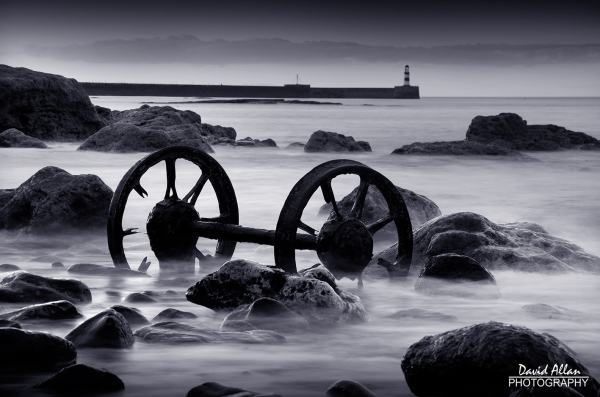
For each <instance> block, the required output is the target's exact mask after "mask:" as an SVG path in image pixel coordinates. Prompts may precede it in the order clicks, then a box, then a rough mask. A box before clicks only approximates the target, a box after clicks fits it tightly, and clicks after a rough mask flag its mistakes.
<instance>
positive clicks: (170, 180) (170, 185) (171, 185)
mask: <svg viewBox="0 0 600 397" xmlns="http://www.w3.org/2000/svg"><path fill="white" fill-rule="evenodd" d="M175 160H176V159H170V158H167V159H165V164H166V165H167V191H166V193H165V200H166V199H168V198H169V197H172V198H174V199H175V200H177V199H178V197H177V190H175V176H176V173H175ZM171 192H172V193H173V194H171Z"/></svg>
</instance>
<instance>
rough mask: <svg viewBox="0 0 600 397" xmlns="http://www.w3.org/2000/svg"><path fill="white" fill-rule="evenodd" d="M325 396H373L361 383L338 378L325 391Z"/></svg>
mask: <svg viewBox="0 0 600 397" xmlns="http://www.w3.org/2000/svg"><path fill="white" fill-rule="evenodd" d="M325 394H326V395H327V397H375V394H373V392H372V391H371V390H369V389H367V388H366V387H365V386H364V385H363V384H361V383H359V382H356V381H353V380H347V379H344V380H338V381H337V382H335V383H334V384H332V385H331V386H329V388H328V389H327V391H326V392H325Z"/></svg>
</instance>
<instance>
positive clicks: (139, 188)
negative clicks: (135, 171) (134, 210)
mask: <svg viewBox="0 0 600 397" xmlns="http://www.w3.org/2000/svg"><path fill="white" fill-rule="evenodd" d="M133 190H135V191H136V192H137V194H139V195H140V197H142V198H145V197H144V194H145V195H146V197H148V192H147V191H146V190H144V188H143V187H142V185H140V181H138V182H137V183H136V184H135V186H134V187H133Z"/></svg>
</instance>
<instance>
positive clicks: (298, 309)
mask: <svg viewBox="0 0 600 397" xmlns="http://www.w3.org/2000/svg"><path fill="white" fill-rule="evenodd" d="M331 279H333V276H331ZM186 298H187V300H188V301H190V302H192V303H196V304H198V305H202V306H206V307H208V308H210V309H214V310H232V309H235V308H237V307H239V306H241V305H247V304H251V303H252V302H254V301H256V300H257V299H259V298H271V299H275V300H277V301H279V302H281V303H283V304H284V305H285V306H286V307H287V308H288V309H290V310H292V311H294V312H295V313H297V314H299V315H301V316H302V317H304V318H305V319H306V320H308V322H309V323H311V324H312V323H316V324H334V323H345V322H352V321H366V320H367V318H368V315H367V312H366V310H365V308H364V306H363V305H362V302H361V300H360V298H359V297H358V296H356V295H354V294H351V293H348V292H345V291H339V293H336V291H335V290H334V289H333V288H332V287H331V285H330V284H329V283H327V282H324V281H321V280H318V279H314V278H308V277H301V276H297V275H291V274H289V273H285V272H284V271H283V270H281V269H279V268H276V267H269V266H263V265H261V264H259V263H256V262H252V261H248V260H244V259H238V260H233V261H229V262H227V263H225V264H224V265H223V266H221V267H220V268H219V270H217V271H216V272H214V273H211V274H209V275H207V276H205V277H203V278H202V279H201V280H200V281H198V282H197V283H196V284H195V285H193V286H192V287H190V288H189V289H188V291H187V293H186Z"/></svg>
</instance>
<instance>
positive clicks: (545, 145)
mask: <svg viewBox="0 0 600 397" xmlns="http://www.w3.org/2000/svg"><path fill="white" fill-rule="evenodd" d="M467 140H468V141H472V142H485V143H492V144H495V145H498V146H502V147H505V148H508V149H512V150H526V151H548V150H561V149H574V148H577V146H579V145H590V144H592V145H593V144H598V140H597V139H596V138H594V137H591V136H589V135H587V134H584V133H583V132H574V131H570V130H567V129H566V128H564V127H559V126H556V125H552V124H547V125H527V121H525V120H523V119H522V118H521V116H519V115H518V114H515V113H500V114H498V115H496V116H477V117H475V118H474V119H473V120H472V121H471V124H470V125H469V128H468V129H467Z"/></svg>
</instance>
